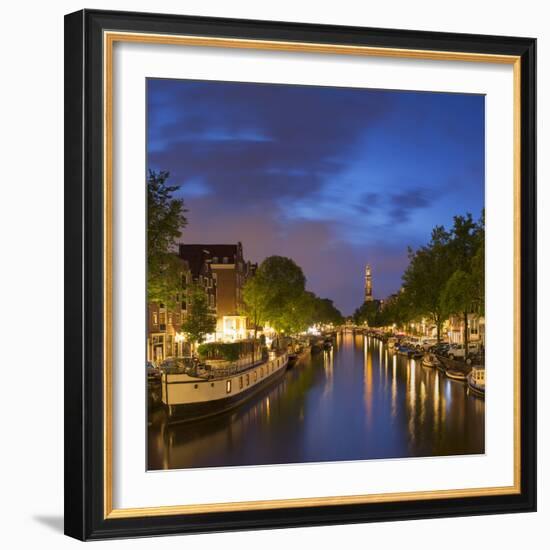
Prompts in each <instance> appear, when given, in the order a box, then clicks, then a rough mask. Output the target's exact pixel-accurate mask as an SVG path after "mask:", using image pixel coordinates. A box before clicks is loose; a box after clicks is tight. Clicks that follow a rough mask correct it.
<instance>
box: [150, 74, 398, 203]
mask: <svg viewBox="0 0 550 550" xmlns="http://www.w3.org/2000/svg"><path fill="white" fill-rule="evenodd" d="M148 85H149V90H148V91H149V96H152V97H156V96H157V95H158V97H156V99H155V100H154V101H152V103H151V105H150V109H149V117H148V122H149V124H148V129H149V130H148V139H149V144H150V155H149V165H150V166H151V167H152V168H156V169H160V168H166V167H170V168H169V169H170V171H171V174H172V176H173V178H174V179H175V180H176V181H177V182H185V181H186V180H187V179H188V178H193V177H198V176H200V177H201V178H203V179H205V180H206V181H207V182H208V184H209V185H210V186H211V187H212V189H213V192H215V193H216V194H217V195H218V197H219V198H223V199H224V200H227V201H230V202H238V201H242V200H255V199H257V198H261V197H265V196H270V195H272V194H273V193H277V194H278V195H279V196H280V197H283V198H284V197H302V196H304V195H307V194H308V193H311V192H312V191H315V190H318V189H319V188H320V186H321V185H322V183H323V181H324V180H325V179H327V178H330V177H331V176H334V175H335V174H337V173H338V172H339V171H341V170H342V169H343V168H344V167H345V166H346V159H347V156H348V155H349V152H350V148H351V147H353V144H354V142H355V141H356V140H357V139H358V138H359V137H360V136H361V135H362V134H363V133H364V132H365V131H367V130H368V127H369V125H370V124H371V123H373V122H375V121H377V120H379V119H380V117H382V116H383V114H384V113H385V112H386V111H387V109H388V106H389V104H391V98H390V96H389V95H388V94H384V93H381V92H377V93H375V94H374V93H372V94H369V93H365V91H364V90H354V89H333V88H323V87H317V88H315V91H314V93H313V92H312V88H311V87H305V86H276V85H250V84H239V83H217V84H216V85H215V86H212V85H210V87H208V93H205V85H204V84H203V85H201V84H200V83H196V82H191V83H189V82H186V81H175V82H174V81H166V80H149V81H148ZM167 105H169V106H170V108H171V113H170V116H167V115H166V113H165V110H166V108H167Z"/></svg>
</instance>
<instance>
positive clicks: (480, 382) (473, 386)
mask: <svg viewBox="0 0 550 550" xmlns="http://www.w3.org/2000/svg"><path fill="white" fill-rule="evenodd" d="M468 388H469V389H470V391H471V392H472V393H474V394H476V395H479V396H481V397H485V367H473V368H472V371H471V372H470V374H468Z"/></svg>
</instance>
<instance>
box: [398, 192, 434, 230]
mask: <svg viewBox="0 0 550 550" xmlns="http://www.w3.org/2000/svg"><path fill="white" fill-rule="evenodd" d="M434 199H435V197H432V196H430V194H429V193H428V191H427V190H426V189H422V188H414V189H411V190H407V191H402V192H400V193H393V194H392V195H391V196H390V200H389V202H390V205H391V206H390V209H389V211H388V214H389V217H390V220H391V222H392V223H405V222H408V221H409V220H410V219H411V216H412V215H413V213H414V211H415V210H419V209H423V208H427V207H428V206H430V205H431V204H432V202H433V201H434Z"/></svg>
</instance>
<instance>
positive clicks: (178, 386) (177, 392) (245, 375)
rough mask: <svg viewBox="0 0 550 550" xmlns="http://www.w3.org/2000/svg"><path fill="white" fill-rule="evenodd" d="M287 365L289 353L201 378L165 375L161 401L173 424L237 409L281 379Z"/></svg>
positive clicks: (188, 374)
mask: <svg viewBox="0 0 550 550" xmlns="http://www.w3.org/2000/svg"><path fill="white" fill-rule="evenodd" d="M287 365H288V353H281V354H279V355H278V354H275V353H273V352H272V353H271V354H270V356H269V358H268V359H267V361H263V362H261V363H255V364H252V365H250V366H245V367H238V366H234V367H229V368H225V369H218V370H217V372H216V371H213V372H212V371H211V372H210V373H208V374H203V375H198V374H195V375H194V374H191V372H190V371H185V372H175V373H171V372H163V374H162V402H163V403H164V405H166V407H167V410H168V416H169V419H170V420H171V421H179V422H188V421H192V420H200V419H203V418H207V417H210V416H214V415H216V414H220V413H223V412H226V411H229V410H230V409H233V408H234V407H237V406H238V405H240V404H241V403H243V402H244V401H246V400H247V399H249V398H251V397H253V396H254V395H256V394H257V393H259V392H260V391H261V390H262V389H264V388H266V387H267V386H269V385H271V384H272V383H273V382H275V381H276V380H278V379H279V378H280V377H281V376H282V375H283V374H284V372H285V370H286V368H287Z"/></svg>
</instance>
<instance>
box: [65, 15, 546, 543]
mask: <svg viewBox="0 0 550 550" xmlns="http://www.w3.org/2000/svg"><path fill="white" fill-rule="evenodd" d="M104 30H111V31H135V32H142V33H157V34H166V33H168V34H180V35H199V36H212V37H225V38H248V39H263V40H280V41H290V42H313V43H320V44H340V45H361V46H376V47H386V48H404V49H416V50H437V51H460V52H475V53H485V54H506V55H516V56H521V258H522V261H521V385H520V398H521V465H522V467H521V488H522V489H521V493H520V494H515V495H504V496H481V497H466V498H464V497H463V498H445V499H436V500H415V501H402V502H391V503H371V504H345V505H343V504H342V505H331V506H312V507H308V508H285V509H272V510H249V511H239V512H223V513H221V512H220V513H217V512H216V513H208V514H193V515H181V516H179V515H171V516H160V517H136V518H121V519H104V513H103V502H104V500H103V497H104V495H103V491H104V485H103V457H104V449H103V442H104V440H103V368H102V365H103V328H104V327H103V322H104V321H103V320H104V316H103V299H102V297H103V257H104V255H103V105H102V100H103V72H102V71H103V57H102V48H103V46H102V33H103V31H104ZM535 63H536V41H535V39H532V38H511V37H500V36H479V35H467V34H449V33H433V32H420V31H403V30H389V29H370V28H369V29H367V28H357V27H339V26H338V27H337V26H325V25H311V24H301V23H279V22H268V21H245V20H236V19H214V18H205V17H187V16H174V15H161V14H146V13H126V12H109V11H95V10H92V11H89V10H84V11H79V12H76V13H73V14H70V15H67V16H66V17H65V532H66V534H67V535H70V536H72V537H75V538H78V539H81V540H90V539H104V538H115V537H138V536H151V535H164V534H173V533H199V532H211V531H231V530H241V529H264V528H277V527H292V526H306V525H310V526H313V525H330V524H341V523H357V522H367V521H384V520H398V519H414V518H435V517H449V516H460V515H474V514H494V513H509V512H527V511H535V509H536V204H535V184H536V176H535V164H536V156H535V155H536V147H535V141H536V127H535V106H536V89H535V87H536V80H535V71H536V67H535ZM510 299H511V297H510Z"/></svg>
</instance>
